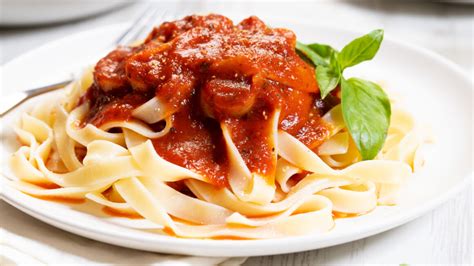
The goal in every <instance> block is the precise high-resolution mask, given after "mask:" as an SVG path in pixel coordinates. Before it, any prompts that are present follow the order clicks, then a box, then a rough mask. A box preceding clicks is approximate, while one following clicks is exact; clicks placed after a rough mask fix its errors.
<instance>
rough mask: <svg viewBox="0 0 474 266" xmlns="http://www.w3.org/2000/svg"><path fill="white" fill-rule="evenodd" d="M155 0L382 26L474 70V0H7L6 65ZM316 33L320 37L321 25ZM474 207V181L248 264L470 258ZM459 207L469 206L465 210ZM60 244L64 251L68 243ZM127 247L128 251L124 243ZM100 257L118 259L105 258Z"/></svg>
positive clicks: (1, 50) (1, 47) (178, 7)
mask: <svg viewBox="0 0 474 266" xmlns="http://www.w3.org/2000/svg"><path fill="white" fill-rule="evenodd" d="M149 4H152V5H157V6H159V7H161V8H162V9H163V10H166V11H167V14H171V15H172V16H174V17H181V16H184V15H188V14H195V13H198V14H199V13H201V14H202V13H209V12H214V13H221V14H223V15H230V16H232V15H233V14H237V16H238V17H242V16H249V15H257V16H259V17H261V18H263V20H265V18H270V17H272V18H277V19H281V20H285V19H287V20H298V21H301V22H303V23H317V24H321V25H328V26H331V27H338V28H345V29H352V30H356V31H361V32H368V31H370V30H372V29H375V28H383V29H385V33H386V34H387V36H390V37H392V38H396V39H398V40H401V41H403V42H408V43H411V44H415V45H418V46H422V47H425V48H427V49H429V50H432V51H435V52H436V53H439V54H441V55H443V56H444V57H446V58H448V59H449V60H451V61H453V62H455V63H456V64H458V65H459V66H461V67H462V68H463V69H464V70H465V71H466V72H467V73H468V75H470V76H471V77H473V76H474V69H473V65H474V57H473V56H474V55H473V39H474V38H473V36H474V35H473V27H474V26H473V25H474V1H473V0H457V1H455V0H451V1H449V0H446V1H415V0H404V1H401V0H398V1H397V0H353V1H349V0H314V1H255V0H254V1H178V0H177V1H159V0H156V1H145V0H144V1H138V0H137V1H132V0H128V1H125V0H109V1H105V0H101V1H94V0H0V64H1V65H3V64H6V63H8V62H9V61H11V60H12V59H14V58H15V57H17V56H19V55H21V54H22V53H25V52H27V51H29V50H31V49H34V48H36V47H39V46H41V45H43V44H45V43H47V42H50V41H53V40H55V39H58V38H62V37H65V36H67V35H70V34H74V33H78V32H81V31H87V30H89V29H93V28H98V27H102V26H107V25H112V24H116V23H124V22H130V21H132V20H134V19H135V18H136V17H137V16H138V15H139V14H141V12H143V9H144V8H146V7H147V5H149ZM314 34H315V36H317V32H315V33H314ZM409 63H410V59H409V58H407V64H409ZM0 78H1V76H0ZM4 89H5V88H4ZM447 89H449V88H447ZM440 108H441V107H440ZM472 206H473V205H472V188H469V189H467V190H465V191H464V192H463V193H460V194H459V195H458V196H457V197H456V198H454V199H452V200H450V201H449V202H447V203H445V204H443V205H442V206H441V207H440V208H437V209H436V210H434V211H432V212H430V213H429V214H427V215H424V216H423V217H421V218H419V219H417V220H415V221H413V222H411V223H408V224H406V225H403V226H401V227H399V228H396V229H394V230H390V231H388V232H386V233H383V234H380V235H376V236H373V237H370V238H368V239H363V240H359V241H355V242H352V243H348V244H344V245H340V246H336V247H331V248H326V249H321V250H317V251H309V252H302V253H295V254H289V255H280V256H272V257H256V258H250V259H249V260H247V262H246V264H247V265H310V264H319V263H324V264H326V263H327V264H330V263H344V264H347V263H364V262H375V261H378V262H381V263H382V262H384V263H387V262H392V263H393V262H395V263H397V264H398V263H405V262H406V263H429V264H431V263H443V264H445V263H450V264H463V263H467V264H471V263H472V234H473V231H472V209H473V207H472ZM0 208H1V209H2V211H3V213H4V214H7V216H8V220H6V219H5V220H4V221H6V222H5V223H4V222H2V228H5V229H6V230H8V226H9V225H10V224H13V223H17V222H20V221H21V223H22V226H25V227H28V228H30V229H31V230H39V229H40V228H41V229H42V230H45V231H47V232H49V233H50V234H54V235H55V237H57V238H61V237H64V238H66V239H74V241H79V242H80V243H84V245H86V243H90V241H92V240H86V239H83V238H81V237H77V236H73V235H72V234H69V233H66V232H62V231H60V230H58V229H55V228H52V227H50V226H48V225H46V224H43V223H41V222H39V221H36V220H35V219H33V218H31V217H29V216H26V215H24V214H23V213H21V212H20V211H18V210H16V209H14V208H12V207H10V206H9V205H7V204H5V203H4V202H0ZM454 209H457V210H466V211H465V213H463V214H462V215H463V216H462V217H459V216H458V215H459V213H458V212H454V211H453V210H454ZM4 217H5V216H4ZM447 228H449V229H450V230H447ZM46 237H49V235H48V236H46ZM81 245H82V244H81ZM87 245H89V244H87ZM92 246H93V247H97V248H98V249H103V250H108V251H111V250H113V249H114V248H115V247H111V246H108V245H106V244H99V243H97V244H94V245H92ZM56 248H58V249H59V250H60V248H61V247H56ZM120 252H128V251H126V250H125V249H120ZM130 252H132V251H130ZM137 252H138V251H135V253H133V254H134V256H140V255H139V254H140V253H137ZM83 255H84V254H83ZM101 262H103V263H111V262H112V261H107V260H105V259H103V260H102V261H101Z"/></svg>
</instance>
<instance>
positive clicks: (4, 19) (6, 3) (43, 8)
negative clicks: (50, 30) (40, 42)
mask: <svg viewBox="0 0 474 266" xmlns="http://www.w3.org/2000/svg"><path fill="white" fill-rule="evenodd" d="M126 3H127V1H125V0H114V1H94V0H2V4H1V6H2V13H1V16H0V25H3V26H19V25H23V26H26V25H43V24H48V23H56V22H62V21H71V20H75V19H79V18H84V17H87V16H92V15H96V14H99V13H101V12H105V11H108V10H111V9H113V8H115V7H118V6H122V5H125V4H126Z"/></svg>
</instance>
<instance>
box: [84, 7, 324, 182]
mask: <svg viewBox="0 0 474 266" xmlns="http://www.w3.org/2000/svg"><path fill="white" fill-rule="evenodd" d="M295 45H296V36H295V34H294V33H293V32H292V31H290V30H286V29H280V28H270V27H267V26H266V25H265V24H264V23H263V22H262V21H261V20H260V19H258V18H257V17H250V18H247V19H245V20H243V21H242V22H240V23H239V24H237V25H234V24H233V22H232V21H231V20H230V19H228V18H226V17H224V16H220V15H215V14H211V15H207V16H188V17H185V18H183V19H181V20H177V21H172V22H165V23H163V24H161V25H160V26H159V27H156V28H155V29H154V30H153V31H152V32H151V33H150V35H149V36H148V37H147V39H146V40H145V42H144V43H143V44H141V45H139V46H137V47H128V48H124V47H119V48H117V49H116V50H114V51H112V52H111V53H110V54H108V55H107V56H106V57H104V58H103V59H101V60H100V61H99V63H98V64H97V65H96V67H95V71H94V84H93V85H92V86H91V88H90V89H89V91H88V92H87V94H86V95H85V96H83V99H82V100H81V101H80V102H81V103H83V102H89V104H90V110H89V112H88V114H87V117H86V118H85V119H84V121H83V123H84V125H85V124H87V123H91V124H94V125H96V126H100V125H103V124H104V123H106V122H108V121H128V120H130V119H134V118H133V117H132V111H133V110H134V109H135V108H136V107H137V106H139V105H141V104H143V103H144V102H146V101H147V100H149V99H151V98H152V97H157V98H158V99H159V102H161V103H162V104H163V105H164V107H166V109H167V111H168V112H169V113H171V120H172V128H171V130H170V132H169V133H168V134H166V135H165V136H163V137H161V138H157V139H153V140H152V142H153V145H154V147H155V149H156V151H157V153H158V154H159V155H160V156H162V157H163V158H164V159H166V160H168V161H170V162H172V163H175V164H177V165H180V166H183V167H186V168H188V169H191V170H193V171H196V172H198V173H200V174H202V175H204V176H205V177H207V178H208V179H209V181H210V182H211V183H213V184H214V185H216V186H226V185H227V175H228V171H229V162H228V158H227V150H226V145H225V142H224V139H223V136H222V130H221V124H225V125H226V126H227V128H228V129H229V132H230V135H231V138H232V140H233V142H234V143H235V145H236V147H237V149H238V150H239V152H240V154H241V156H242V158H243V160H244V161H245V163H246V165H247V166H248V168H249V169H250V170H251V171H252V172H255V173H259V174H261V175H263V176H267V177H269V178H268V180H272V178H270V177H273V174H274V171H275V166H276V162H275V158H276V157H275V147H274V145H273V143H272V136H271V132H272V128H271V126H272V121H271V120H272V119H271V118H272V117H273V114H275V112H277V111H280V117H279V121H278V128H279V129H281V130H285V131H286V132H288V133H290V134H291V135H293V136H295V137H296V138H298V139H299V140H300V141H302V142H303V143H304V144H305V145H307V146H308V147H310V148H315V147H317V146H318V145H319V144H321V143H322V142H323V141H324V140H325V139H326V138H327V136H328V133H329V130H328V127H327V125H325V124H324V123H323V121H322V119H321V114H322V113H323V111H324V110H325V109H327V107H328V106H327V104H326V103H324V102H322V101H321V100H319V98H320V97H319V88H318V84H317V82H316V78H315V74H314V73H315V70H314V68H313V67H312V66H311V65H310V64H308V63H306V62H305V61H304V60H302V59H301V58H300V57H299V56H298V54H297V53H296V52H295Z"/></svg>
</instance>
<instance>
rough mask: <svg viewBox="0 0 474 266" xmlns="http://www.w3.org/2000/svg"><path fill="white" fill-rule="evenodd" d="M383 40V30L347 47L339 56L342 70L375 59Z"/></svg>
mask: <svg viewBox="0 0 474 266" xmlns="http://www.w3.org/2000/svg"><path fill="white" fill-rule="evenodd" d="M382 40H383V30H374V31H372V32H370V33H369V34H366V35H364V36H362V37H359V38H357V39H355V40H353V41H352V42H350V43H349V44H348V45H346V46H345V47H344V48H343V49H342V51H341V52H340V53H339V55H338V57H337V58H338V61H339V64H340V65H341V69H342V70H343V69H345V68H348V67H351V66H354V65H357V64H359V63H361V62H363V61H366V60H370V59H372V58H374V56H375V54H376V53H377V51H378V50H379V47H380V44H381V43H382Z"/></svg>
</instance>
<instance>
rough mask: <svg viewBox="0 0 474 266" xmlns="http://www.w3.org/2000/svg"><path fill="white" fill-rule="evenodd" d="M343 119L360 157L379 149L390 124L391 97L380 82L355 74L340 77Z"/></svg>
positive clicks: (371, 157)
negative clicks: (364, 78)
mask: <svg viewBox="0 0 474 266" xmlns="http://www.w3.org/2000/svg"><path fill="white" fill-rule="evenodd" d="M341 85H342V114H343V117H344V122H345V123H346V126H347V128H348V129H349V132H350V134H351V136H352V139H354V142H355V144H356V146H357V148H358V149H359V152H360V154H361V156H362V159H363V160H371V159H373V158H375V156H377V154H378V153H379V151H380V150H381V149H382V147H383V144H384V143H385V138H386V137H387V131H388V127H389V125H390V115H391V108H390V101H389V99H388V97H387V95H386V94H385V92H384V91H383V90H382V88H380V86H379V85H377V84H375V83H373V82H370V81H366V80H363V79H358V78H351V79H349V80H345V79H342V84H341Z"/></svg>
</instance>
